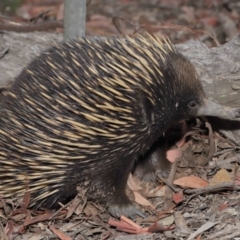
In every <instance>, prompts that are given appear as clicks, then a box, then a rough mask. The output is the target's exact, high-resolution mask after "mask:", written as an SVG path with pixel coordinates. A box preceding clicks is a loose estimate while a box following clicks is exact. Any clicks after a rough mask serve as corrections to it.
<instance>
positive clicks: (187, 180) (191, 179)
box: [173, 176, 209, 188]
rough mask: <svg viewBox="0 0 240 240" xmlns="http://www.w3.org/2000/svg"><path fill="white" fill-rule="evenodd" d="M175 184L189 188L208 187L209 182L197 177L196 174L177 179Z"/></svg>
mask: <svg viewBox="0 0 240 240" xmlns="http://www.w3.org/2000/svg"><path fill="white" fill-rule="evenodd" d="M173 183H174V184H176V185H179V186H181V187H185V188H186V187H187V188H202V187H207V186H208V185H209V184H208V182H207V181H205V180H203V179H201V178H199V177H196V176H186V177H181V178H179V179H176V180H175V181H174V182H173Z"/></svg>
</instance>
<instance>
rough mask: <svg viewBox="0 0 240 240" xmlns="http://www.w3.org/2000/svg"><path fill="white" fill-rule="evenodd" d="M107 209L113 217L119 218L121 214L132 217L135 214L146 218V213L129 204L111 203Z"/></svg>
mask: <svg viewBox="0 0 240 240" xmlns="http://www.w3.org/2000/svg"><path fill="white" fill-rule="evenodd" d="M108 211H109V213H110V214H111V215H112V216H113V217H115V218H120V217H121V215H124V216H126V217H129V218H131V219H134V217H135V216H136V215H138V216H140V217H142V218H146V215H145V214H144V213H143V212H142V211H141V210H139V209H138V208H136V207H135V206H134V205H131V204H129V205H124V206H119V205H111V206H110V207H109V208H108Z"/></svg>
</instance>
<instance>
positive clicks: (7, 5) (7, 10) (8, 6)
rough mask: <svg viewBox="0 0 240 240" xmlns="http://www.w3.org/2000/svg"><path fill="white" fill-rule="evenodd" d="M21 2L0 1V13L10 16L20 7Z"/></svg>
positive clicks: (21, 0) (11, 0) (14, 0)
mask: <svg viewBox="0 0 240 240" xmlns="http://www.w3.org/2000/svg"><path fill="white" fill-rule="evenodd" d="M22 2H23V0H0V13H1V14H6V15H11V14H13V13H14V12H15V11H16V9H17V8H18V7H19V6H20V5H21V3H22Z"/></svg>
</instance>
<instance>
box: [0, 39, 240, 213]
mask: <svg viewBox="0 0 240 240" xmlns="http://www.w3.org/2000/svg"><path fill="white" fill-rule="evenodd" d="M198 115H215V116H219V117H226V118H229V117H230V115H231V117H232V118H235V117H238V115H239V109H234V110H231V109H227V108H226V109H224V108H223V107H221V106H219V105H217V104H214V103H212V102H210V101H209V100H207V99H206V97H205V94H204V91H203V88H202V85H201V82H200V80H199V77H198V75H197V73H196V71H195V69H194V67H193V66H192V64H191V63H190V62H189V61H188V60H187V59H186V58H185V57H183V56H182V55H181V54H180V53H179V52H177V50H176V49H175V48H174V46H173V45H172V44H171V43H170V41H169V40H165V39H163V40H160V39H158V38H153V37H150V36H147V37H141V36H138V37H136V38H134V39H132V38H125V39H124V38H111V39H107V38H90V39H88V38H83V39H79V40H72V41H70V42H67V43H61V44H58V45H56V46H53V47H52V48H50V49H49V50H47V51H45V52H43V53H42V54H41V55H40V56H38V57H37V58H36V59H35V60H33V61H32V62H31V63H30V64H29V65H28V66H27V67H26V68H25V69H24V70H23V71H22V73H21V74H20V75H19V76H18V77H17V78H16V80H15V82H14V83H13V85H12V86H11V87H10V89H9V90H8V91H7V92H6V93H5V95H4V96H3V98H2V101H1V103H0V165H1V167H0V194H3V195H4V196H5V197H9V196H11V197H13V198H14V197H21V196H23V194H24V192H25V191H26V186H28V188H29V191H30V192H31V196H32V201H31V206H34V205H35V206H37V207H40V206H41V207H47V208H52V207H56V206H57V205H58V202H62V203H65V202H66V201H69V199H71V198H72V197H74V196H75V195H76V193H77V191H76V186H80V187H82V188H87V190H88V196H90V197H92V198H95V199H97V200H102V201H104V202H106V203H107V205H108V207H109V211H110V213H111V214H112V215H114V216H119V215H121V214H125V215H128V216H133V215H135V214H139V215H142V214H141V212H140V211H139V210H138V209H137V208H135V207H134V206H133V205H132V204H131V202H130V200H129V199H128V197H127V196H126V193H125V187H126V182H127V178H128V175H129V173H130V171H131V169H132V166H133V164H134V161H135V160H136V159H137V158H138V156H139V155H141V154H143V153H144V152H145V151H146V150H147V149H148V148H149V147H150V146H151V145H152V144H153V143H154V141H155V140H156V139H158V137H159V136H161V134H162V133H163V132H164V131H165V130H166V129H167V128H168V127H169V126H170V125H171V124H172V123H174V122H177V121H179V120H181V119H185V118H190V117H194V116H198Z"/></svg>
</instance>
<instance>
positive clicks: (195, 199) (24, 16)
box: [0, 0, 240, 240]
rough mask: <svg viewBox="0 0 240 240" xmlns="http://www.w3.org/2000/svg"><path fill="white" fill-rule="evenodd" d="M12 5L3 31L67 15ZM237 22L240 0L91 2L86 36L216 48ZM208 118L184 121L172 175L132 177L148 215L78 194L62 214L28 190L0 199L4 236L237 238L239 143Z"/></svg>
mask: <svg viewBox="0 0 240 240" xmlns="http://www.w3.org/2000/svg"><path fill="white" fill-rule="evenodd" d="M12 4H13V3H12V1H7V0H5V1H3V2H2V3H0V11H1V12H2V14H1V15H0V31H1V30H2V31H3V29H1V24H4V25H5V28H4V31H5V30H6V28H8V25H9V24H11V23H12V22H17V23H19V24H22V25H24V26H26V28H25V30H26V29H27V28H28V23H29V20H31V22H32V21H33V19H35V21H34V23H42V24H44V23H45V22H48V21H55V20H57V21H61V19H62V17H63V1H60V0H49V1H47V0H25V1H19V3H15V2H14V5H12ZM48 10H50V11H48ZM42 13H44V14H42ZM58 26H59V25H58ZM239 28H240V3H239V2H238V1H231V0H229V1H228V0H226V1H223V0H221V1H220V0H215V1H213V0H212V1H211V0H204V1H190V0H181V1H175V0H168V1H166V0H149V1H144V0H138V1H134V0H121V1H120V0H119V1H112V0H102V1H97V0H91V1H88V7H87V22H86V34H87V35H91V36H94V35H101V36H117V35H121V36H122V35H130V36H133V35H134V34H136V33H140V34H141V33H143V32H145V31H147V32H149V33H151V34H157V35H164V36H168V37H169V38H170V39H171V41H172V42H173V43H183V42H185V41H187V40H189V39H198V40H200V41H202V42H203V43H204V44H206V45H207V46H208V47H209V48H212V47H216V46H219V45H221V44H224V43H226V42H228V41H229V40H230V39H232V38H233V37H234V36H235V35H236V34H237V33H238V32H239ZM45 31H58V32H59V33H61V31H62V30H61V28H57V27H55V28H51V29H48V28H46V30H45ZM43 34H44V33H43ZM0 60H1V61H4V58H2V59H0ZM205 120H206V119H194V120H191V121H189V122H187V123H183V125H182V126H181V128H180V129H181V134H182V135H181V137H180V138H179V139H178V140H177V141H174V142H172V143H171V145H170V146H168V151H167V158H168V159H169V160H170V161H171V162H172V165H173V167H172V169H171V172H170V173H169V177H168V178H167V179H166V178H164V177H162V176H161V175H160V174H159V175H158V177H157V179H156V180H155V181H154V182H150V183H149V182H147V183H146V182H144V181H141V180H139V179H138V178H137V177H136V176H134V180H133V179H132V178H130V179H129V189H128V190H127V191H128V193H129V196H130V197H131V198H132V199H135V202H137V203H138V205H137V206H138V207H139V208H141V209H142V211H144V212H145V213H146V215H147V218H145V219H142V218H141V217H137V218H135V219H134V222H132V221H131V220H130V219H126V218H125V217H123V218H122V219H121V220H119V219H113V218H111V217H110V215H109V214H108V212H107V211H106V209H105V207H104V206H102V205H101V204H99V203H96V202H91V201H87V199H86V197H85V196H84V195H83V194H81V193H79V195H78V196H77V197H76V198H75V199H74V200H73V201H72V202H71V203H69V204H67V205H66V206H62V207H61V209H60V210H59V211H57V212H49V211H46V210H41V209H40V210H32V209H29V208H28V204H27V203H28V202H29V199H30V196H29V195H28V194H26V196H25V197H24V199H19V201H13V200H12V199H5V198H2V199H0V239H16V240H19V239H32V240H33V239H34V240H35V239H39V240H40V239H66V240H69V239H79V240H80V239H90V240H91V239H102V240H104V239H118V240H121V239H130V240H131V239H143V240H147V239H188V240H190V239H198V240H200V239H210V240H211V239H239V237H240V230H239V229H240V228H239V227H240V220H239V218H240V211H239V210H240V209H239V208H240V207H239V206H240V205H239V202H240V195H239V194H238V192H239V186H238V185H239V178H240V171H239V161H240V155H239V148H240V147H239V144H238V142H234V141H232V140H230V139H229V138H227V137H226V136H224V135H223V134H222V133H220V132H219V131H218V129H217V127H216V125H215V122H212V121H210V123H208V122H205ZM175 130H176V129H173V130H172V132H169V135H171V134H172V133H174V132H175ZM177 159H178V160H177ZM130 189H131V190H130Z"/></svg>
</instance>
